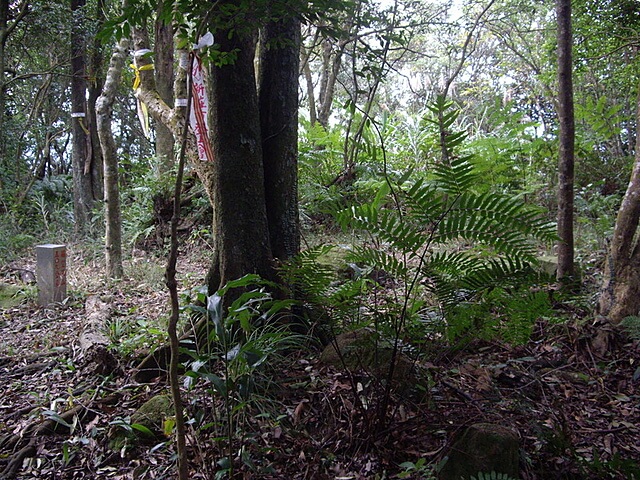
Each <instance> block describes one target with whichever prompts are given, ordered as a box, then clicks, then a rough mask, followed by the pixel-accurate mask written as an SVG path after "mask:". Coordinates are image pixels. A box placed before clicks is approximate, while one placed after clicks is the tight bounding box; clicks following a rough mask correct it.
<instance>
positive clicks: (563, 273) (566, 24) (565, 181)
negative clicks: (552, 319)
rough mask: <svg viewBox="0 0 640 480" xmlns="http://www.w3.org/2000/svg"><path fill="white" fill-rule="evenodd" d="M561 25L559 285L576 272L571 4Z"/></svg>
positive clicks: (561, 5) (562, 8)
mask: <svg viewBox="0 0 640 480" xmlns="http://www.w3.org/2000/svg"><path fill="white" fill-rule="evenodd" d="M556 17H557V22H558V121H559V125H560V135H559V137H560V138H559V142H560V147H559V152H558V237H560V242H559V243H558V272H557V277H558V281H559V282H560V283H561V284H568V283H571V281H572V279H573V277H574V276H575V271H574V242H573V182H574V146H575V121H574V114H573V81H572V63H573V62H572V55H571V48H572V43H573V42H572V32H571V0H556Z"/></svg>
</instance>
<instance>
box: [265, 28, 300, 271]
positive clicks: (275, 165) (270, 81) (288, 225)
mask: <svg viewBox="0 0 640 480" xmlns="http://www.w3.org/2000/svg"><path fill="white" fill-rule="evenodd" d="M260 38H261V48H260V52H261V56H262V58H261V61H260V65H261V71H260V92H259V98H260V123H261V135H262V155H263V164H264V182H265V183H264V184H265V201H266V208H267V218H268V222H269V239H270V244H271V251H272V253H273V256H274V257H275V258H277V259H279V260H281V261H284V260H288V259H290V258H292V257H293V256H294V255H296V254H297V253H298V252H299V250H300V228H299V219H298V188H297V186H298V78H299V69H300V56H299V51H300V41H301V34H300V22H299V20H297V19H296V18H289V19H285V20H282V21H278V22H270V23H268V24H267V25H266V26H265V28H264V29H263V31H262V35H261V37H260ZM276 40H277V41H276ZM276 45H277V46H276Z"/></svg>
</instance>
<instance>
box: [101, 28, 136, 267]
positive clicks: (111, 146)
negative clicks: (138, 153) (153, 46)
mask: <svg viewBox="0 0 640 480" xmlns="http://www.w3.org/2000/svg"><path fill="white" fill-rule="evenodd" d="M128 50H129V41H128V40H127V39H122V40H120V42H119V43H118V45H117V46H116V48H115V49H114V52H113V55H112V56H111V63H110V64H109V70H108V72H107V76H106V79H105V83H104V87H103V90H102V95H100V97H99V98H98V100H97V102H96V113H97V115H96V118H97V126H98V136H99V139H100V147H101V150H102V158H103V160H104V201H105V225H106V232H105V252H106V263H107V275H108V276H109V277H111V278H122V276H123V273H124V272H123V268H122V222H121V215H120V191H119V187H118V156H117V148H116V144H115V141H114V139H113V132H112V130H111V119H112V114H113V102H114V100H115V97H116V93H117V90H118V84H119V83H120V77H121V75H122V69H123V67H124V62H125V59H126V55H127V52H128Z"/></svg>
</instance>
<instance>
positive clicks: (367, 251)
mask: <svg viewBox="0 0 640 480" xmlns="http://www.w3.org/2000/svg"><path fill="white" fill-rule="evenodd" d="M352 258H353V259H354V260H355V261H356V262H357V263H359V264H362V265H366V266H368V267H373V268H376V269H378V270H384V271H385V272H387V273H388V274H390V275H391V276H393V277H396V278H402V279H404V278H406V276H407V274H408V273H409V267H408V266H407V265H406V263H405V262H404V261H403V260H401V259H398V258H397V257H396V256H395V255H392V254H389V253H386V252H384V251H382V250H379V249H375V248H371V247H357V248H356V249H355V250H354V253H353V256H352Z"/></svg>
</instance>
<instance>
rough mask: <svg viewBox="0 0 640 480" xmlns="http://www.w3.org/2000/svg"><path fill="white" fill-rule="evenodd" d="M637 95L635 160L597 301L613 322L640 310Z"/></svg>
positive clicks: (639, 126) (639, 122) (639, 120)
mask: <svg viewBox="0 0 640 480" xmlns="http://www.w3.org/2000/svg"><path fill="white" fill-rule="evenodd" d="M639 223H640V95H639V96H638V98H637V99H636V146H635V162H634V165H633V171H632V172H631V180H630V181H629V186H628V187H627V191H626V193H625V195H624V198H623V199H622V205H620V210H618V216H617V218H616V225H615V227H614V230H613V238H612V239H611V243H610V246H609V253H608V256H607V259H606V264H605V271H604V280H603V283H602V289H601V290H600V298H599V300H598V309H599V313H600V314H601V315H603V316H604V317H606V318H608V319H609V321H610V322H611V323H613V324H618V323H620V321H622V320H623V319H624V318H625V317H627V316H631V315H638V313H639V312H640V238H636V232H637V230H638V224H639Z"/></svg>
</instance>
